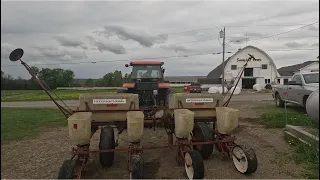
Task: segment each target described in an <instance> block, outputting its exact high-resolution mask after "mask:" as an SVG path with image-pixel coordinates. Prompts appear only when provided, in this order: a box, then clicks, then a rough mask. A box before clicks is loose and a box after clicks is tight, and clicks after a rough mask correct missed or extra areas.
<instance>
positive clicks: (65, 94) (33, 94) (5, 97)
mask: <svg viewBox="0 0 320 180" xmlns="http://www.w3.org/2000/svg"><path fill="white" fill-rule="evenodd" d="M172 89H174V90H175V91H176V92H183V87H174V88H172ZM53 92H54V93H55V94H57V95H58V96H59V97H60V99H62V100H73V99H79V95H80V94H88V93H115V92H116V90H100V89H99V90H54V91H53ZM52 96H53V97H55V95H52ZM47 100H50V98H49V96H48V95H47V94H46V93H45V92H44V91H43V90H2V91H1V101H3V102H12V101H47Z"/></svg>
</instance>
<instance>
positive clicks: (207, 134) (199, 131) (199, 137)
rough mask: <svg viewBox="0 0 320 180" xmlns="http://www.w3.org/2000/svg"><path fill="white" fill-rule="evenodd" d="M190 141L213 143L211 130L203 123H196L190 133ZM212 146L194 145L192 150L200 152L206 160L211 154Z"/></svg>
mask: <svg viewBox="0 0 320 180" xmlns="http://www.w3.org/2000/svg"><path fill="white" fill-rule="evenodd" d="M192 134H193V136H192V139H193V140H195V141H213V140H214V134H213V130H212V128H210V127H209V126H208V125H207V124H205V123H197V124H196V125H195V127H194V129H193V131H192ZM213 148H214V144H202V145H194V146H193V149H195V150H197V151H199V152H200V154H201V156H202V158H203V159H208V158H209V157H210V155H211V154H212V152H213Z"/></svg>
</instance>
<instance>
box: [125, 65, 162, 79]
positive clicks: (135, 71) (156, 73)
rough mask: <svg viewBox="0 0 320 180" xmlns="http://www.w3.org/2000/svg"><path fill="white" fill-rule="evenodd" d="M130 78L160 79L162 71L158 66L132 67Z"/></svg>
mask: <svg viewBox="0 0 320 180" xmlns="http://www.w3.org/2000/svg"><path fill="white" fill-rule="evenodd" d="M131 78H133V79H143V78H154V79H159V78H162V70H161V66H160V65H134V66H133V68H132V73H131Z"/></svg>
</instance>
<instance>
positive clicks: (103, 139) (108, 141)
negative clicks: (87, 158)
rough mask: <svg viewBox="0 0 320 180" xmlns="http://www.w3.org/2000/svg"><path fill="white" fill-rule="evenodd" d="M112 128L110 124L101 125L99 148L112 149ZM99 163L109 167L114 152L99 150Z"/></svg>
mask: <svg viewBox="0 0 320 180" xmlns="http://www.w3.org/2000/svg"><path fill="white" fill-rule="evenodd" d="M114 148H115V141H114V130H113V128H112V127H111V126H103V127H102V128H101V134H100V142H99V149H100V150H104V149H114ZM99 158H100V164H101V165H102V166H103V167H111V166H112V164H113V161H114V152H100V156H99Z"/></svg>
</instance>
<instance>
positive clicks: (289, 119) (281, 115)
mask: <svg viewBox="0 0 320 180" xmlns="http://www.w3.org/2000/svg"><path fill="white" fill-rule="evenodd" d="M256 108H257V111H258V112H259V113H261V120H262V121H263V123H264V124H265V125H266V127H268V128H284V127H285V126H286V124H290V125H294V126H305V127H312V128H315V129H316V130H317V131H318V132H317V134H319V127H315V125H313V124H312V123H311V119H310V118H309V117H308V115H307V114H306V112H305V110H304V109H303V108H301V107H287V115H286V113H285V108H280V107H276V106H275V105H262V106H257V107H256ZM285 140H286V141H287V142H288V143H289V144H290V145H291V146H292V148H293V150H294V153H293V154H292V155H291V157H290V158H292V159H294V160H295V162H296V163H297V164H303V165H305V166H306V167H307V168H306V169H307V170H305V171H303V172H302V173H303V175H304V176H305V178H308V179H319V151H318V150H317V149H316V148H315V146H309V145H306V144H304V143H302V142H300V141H299V140H297V139H295V138H293V137H290V136H288V135H286V136H285Z"/></svg>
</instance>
